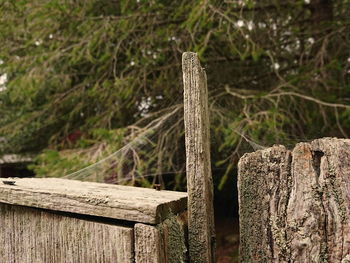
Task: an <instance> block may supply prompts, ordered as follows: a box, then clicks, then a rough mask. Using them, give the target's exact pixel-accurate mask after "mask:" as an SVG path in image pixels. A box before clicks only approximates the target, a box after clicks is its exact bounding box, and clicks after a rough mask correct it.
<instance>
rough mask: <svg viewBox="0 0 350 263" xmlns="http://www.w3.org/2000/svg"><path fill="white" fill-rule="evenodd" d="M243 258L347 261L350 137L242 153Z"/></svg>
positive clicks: (349, 255)
mask: <svg viewBox="0 0 350 263" xmlns="http://www.w3.org/2000/svg"><path fill="white" fill-rule="evenodd" d="M238 191H239V205H240V208H239V213H240V238H241V242H240V245H241V249H240V254H241V255H240V257H241V262H249V263H250V262H310V263H313V262H315V263H316V262H332V263H333V262H339V263H347V262H350V140H347V139H336V138H324V139H318V140H314V141H312V142H311V143H299V144H297V145H296V146H295V148H294V149H293V151H289V150H287V149H286V148H285V147H284V146H273V147H271V148H267V149H265V150H261V151H257V152H254V153H250V154H246V155H244V156H243V157H242V158H241V160H240V162H239V176H238Z"/></svg>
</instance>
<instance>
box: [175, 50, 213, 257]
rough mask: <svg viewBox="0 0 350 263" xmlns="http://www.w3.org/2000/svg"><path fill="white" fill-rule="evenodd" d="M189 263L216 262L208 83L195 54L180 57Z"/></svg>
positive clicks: (185, 54) (188, 53) (187, 53)
mask: <svg viewBox="0 0 350 263" xmlns="http://www.w3.org/2000/svg"><path fill="white" fill-rule="evenodd" d="M182 67H183V81H184V110H185V115H184V119H185V135H186V173H187V192H188V224H189V226H188V227H189V230H188V231H189V252H190V260H191V262H194V263H197V262H198V263H200V262H203V263H211V262H215V260H214V255H215V229H214V208H213V183H212V177H211V169H210V149H209V147H210V140H209V113H208V94H207V93H208V91H207V80H206V74H205V71H204V69H203V68H202V67H201V66H200V62H199V59H198V56H197V54H195V53H191V52H186V53H184V54H183V56H182Z"/></svg>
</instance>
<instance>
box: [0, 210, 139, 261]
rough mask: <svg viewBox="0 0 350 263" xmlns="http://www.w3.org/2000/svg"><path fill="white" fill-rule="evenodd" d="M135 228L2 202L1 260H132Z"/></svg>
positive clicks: (0, 219) (0, 226) (0, 221)
mask: <svg viewBox="0 0 350 263" xmlns="http://www.w3.org/2000/svg"><path fill="white" fill-rule="evenodd" d="M133 242H134V238H133V229H132V228H129V227H121V226H114V225H109V224H102V223H97V222H89V221H85V220H80V219H76V218H71V217H66V216H62V215H57V214H51V213H48V212H46V211H40V210H37V209H32V208H28V207H20V206H14V205H6V204H0V244H1V245H0V262H6V263H17V262H18V263H33V262H35V263H57V262H60V263H77V262H104V263H116V262H118V263H131V262H134V261H133V258H134V245H133Z"/></svg>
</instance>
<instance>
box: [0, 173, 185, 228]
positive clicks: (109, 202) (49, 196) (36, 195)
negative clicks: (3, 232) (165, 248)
mask: <svg viewBox="0 0 350 263" xmlns="http://www.w3.org/2000/svg"><path fill="white" fill-rule="evenodd" d="M6 180H8V179H6ZM14 180H15V181H16V182H15V185H6V184H3V183H0V203H7V204H14V205H23V206H30V207H37V208H45V209H50V210H56V211H63V212H71V213H78V214H84V215H93V216H102V217H107V218H113V219H121V220H128V221H134V222H141V223H149V224H157V223H159V222H161V221H163V220H164V219H165V218H167V217H168V215H169V214H171V213H173V214H176V213H179V212H182V211H184V210H186V205H187V194H186V193H183V192H175V191H156V190H154V189H148V188H139V187H130V186H120V185H110V184H102V183H91V182H81V181H76V180H66V179H58V178H23V179H17V178H16V179H14Z"/></svg>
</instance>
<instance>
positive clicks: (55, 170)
mask: <svg viewBox="0 0 350 263" xmlns="http://www.w3.org/2000/svg"><path fill="white" fill-rule="evenodd" d="M349 4H350V1H349V0H339V1H331V0H293V1H288V0H286V1H282V0H280V1H265V0H260V1H254V0H235V1H229V0H227V1H214V0H201V1H200V0H191V1H188V0H187V1H168V0H150V1H149V0H147V1H146V0H135V1H130V0H120V1H112V0H108V1H107V0H90V1H73V0H51V1H43V0H31V1H29V0H28V1H26V0H20V1H19V0H16V1H15V0H1V1H0V14H1V15H0V43H1V48H0V59H1V63H0V64H1V65H0V75H1V83H0V137H3V138H5V142H3V143H2V145H1V147H0V151H1V152H2V153H28V152H32V153H36V154H39V155H38V158H37V160H36V163H35V165H33V166H32V169H34V171H35V172H36V174H37V175H38V176H64V175H67V174H71V173H72V172H74V171H77V170H79V169H81V168H83V167H86V166H88V165H91V164H94V163H96V162H98V161H100V162H99V163H97V164H96V165H93V166H92V167H90V169H86V170H83V171H82V172H79V173H73V174H71V175H70V178H78V179H82V180H94V181H106V182H111V183H116V182H119V183H120V182H122V183H128V184H136V185H137V184H144V185H149V184H151V183H152V182H160V183H163V184H164V185H166V187H167V188H168V189H181V190H183V189H184V188H185V176H184V163H185V157H184V134H183V133H184V128H183V116H182V114H183V112H182V73H181V54H182V52H184V51H195V52H198V53H199V55H200V57H201V60H202V64H203V65H204V66H205V68H206V71H207V74H208V87H209V96H210V98H209V100H210V110H211V124H212V127H211V136H212V158H213V173H214V181H215V185H216V189H219V190H223V192H222V193H224V194H222V196H224V197H223V199H225V198H226V197H225V196H226V195H225V194H226V193H228V192H230V193H232V188H233V187H234V186H233V182H234V180H235V168H236V163H237V161H238V159H239V157H240V156H241V155H242V154H243V153H244V152H247V151H252V150H255V149H259V148H261V147H266V146H270V145H272V144H276V143H281V144H285V145H292V144H294V143H295V142H297V141H300V140H310V139H313V138H316V137H322V136H338V137H348V134H349V132H350V130H349V124H350V106H349V105H350V104H349V95H350V82H349V80H350V51H349V50H350V49H349V47H350V22H349V17H350V6H349ZM105 158H107V159H105ZM101 160H102V161H101ZM142 175H146V176H142ZM225 189H226V190H228V192H225ZM231 195H232V194H231ZM219 200H222V199H219Z"/></svg>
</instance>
